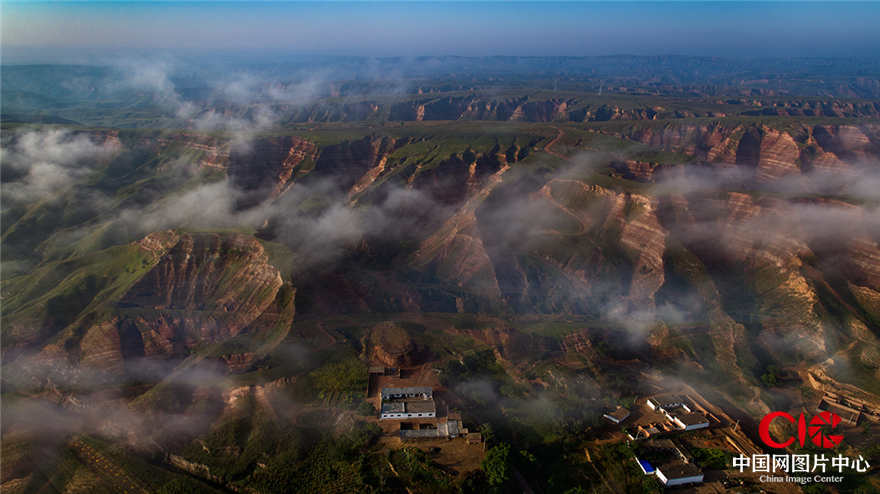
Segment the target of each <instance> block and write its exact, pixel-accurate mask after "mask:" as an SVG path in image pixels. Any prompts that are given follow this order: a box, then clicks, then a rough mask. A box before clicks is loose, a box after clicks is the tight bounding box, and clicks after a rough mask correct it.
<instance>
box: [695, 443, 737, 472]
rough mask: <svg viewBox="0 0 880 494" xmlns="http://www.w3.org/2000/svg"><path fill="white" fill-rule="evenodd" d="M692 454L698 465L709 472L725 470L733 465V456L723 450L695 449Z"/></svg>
mask: <svg viewBox="0 0 880 494" xmlns="http://www.w3.org/2000/svg"><path fill="white" fill-rule="evenodd" d="M691 454H692V455H693V456H694V460H695V461H696V462H697V465H699V466H700V467H701V468H705V469H708V470H725V469H727V468H730V466H731V465H732V464H733V460H732V458H733V454H732V453H730V452H729V451H724V450H723V449H718V448H694V449H692V450H691Z"/></svg>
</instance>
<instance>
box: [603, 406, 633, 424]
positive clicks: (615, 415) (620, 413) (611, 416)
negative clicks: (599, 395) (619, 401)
mask: <svg viewBox="0 0 880 494" xmlns="http://www.w3.org/2000/svg"><path fill="white" fill-rule="evenodd" d="M602 417H604V418H605V419H606V420H609V421H611V422H614V423H615V424H619V423H621V422H623V421H624V420H626V419H627V417H629V410H627V409H626V408H623V407H617V409H616V410H614V411H613V412H608V413H606V414H604V415H602Z"/></svg>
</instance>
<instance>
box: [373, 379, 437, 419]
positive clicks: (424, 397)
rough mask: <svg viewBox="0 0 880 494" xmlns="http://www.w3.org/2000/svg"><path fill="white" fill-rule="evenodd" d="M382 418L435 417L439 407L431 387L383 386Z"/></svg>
mask: <svg viewBox="0 0 880 494" xmlns="http://www.w3.org/2000/svg"><path fill="white" fill-rule="evenodd" d="M379 394H380V396H381V398H382V406H381V411H380V412H379V419H380V420H400V419H412V418H416V419H417V418H434V417H436V416H437V408H436V405H435V404H434V393H433V390H432V389H431V388H430V387H427V386H417V387H410V388H382V390H381V391H380V393H379Z"/></svg>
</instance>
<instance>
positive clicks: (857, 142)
mask: <svg viewBox="0 0 880 494" xmlns="http://www.w3.org/2000/svg"><path fill="white" fill-rule="evenodd" d="M813 137H814V138H815V139H816V142H818V143H819V145H820V146H822V149H824V150H825V151H827V152H831V153H834V154H835V155H837V157H838V158H841V159H845V160H860V159H865V158H866V157H867V155H868V154H869V153H872V152H873V153H876V152H877V150H878V149H877V147H878V146H877V145H876V144H873V143H872V142H871V139H870V138H869V137H868V136H867V135H865V132H864V131H863V130H862V129H860V128H858V127H855V126H852V125H839V126H832V125H817V126H816V127H814V128H813Z"/></svg>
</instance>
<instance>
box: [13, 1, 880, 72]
mask: <svg viewBox="0 0 880 494" xmlns="http://www.w3.org/2000/svg"><path fill="white" fill-rule="evenodd" d="M829 18H834V19H835V22H828V19H829ZM877 25H880V3H872V2H868V3H849V2H832V3H813V2H806V3H802V2H774V3H771V2H767V3H761V2H714V3H705V2H654V3H642V2H632V3H630V2H595V3H594V2H573V3H556V2H512V3H510V2H505V3H500V2H490V3H457V2H433V3H431V2H429V3H410V2H383V3H368V2H355V3H351V2H329V3H303V2H258V3H244V2H205V3H193V2H3V3H2V44H3V53H2V58H3V62H4V63H32V62H66V63H89V62H94V61H96V60H101V59H103V58H106V57H113V56H119V55H129V54H132V53H137V54H142V55H143V54H149V55H157V54H169V55H176V56H186V55H195V56H198V55H203V54H209V53H211V54H226V55H236V54H238V55H243V56H247V57H254V58H256V59H258V58H259V57H260V56H269V57H271V56H274V55H277V54H292V55H345V56H418V55H462V56H485V55H518V56H533V55H534V56H572V55H575V56H578V55H612V54H633V55H666V54H677V55H699V56H722V57H777V56H780V57H809V56H820V57H850V56H855V57H863V56H871V55H874V54H875V53H877V52H878V49H880V31H878V30H877V29H876V26H877Z"/></svg>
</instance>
